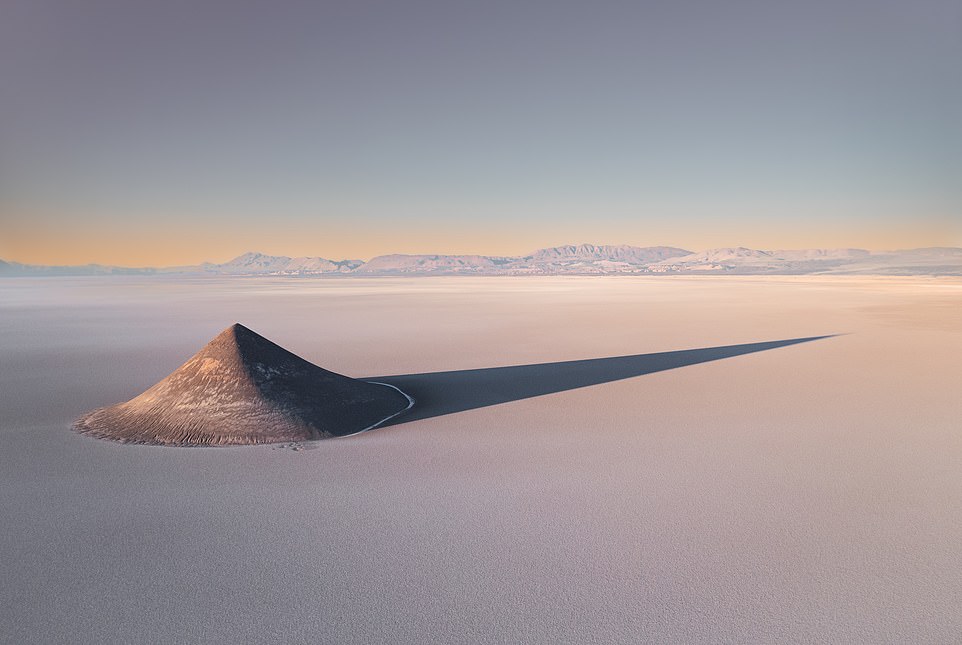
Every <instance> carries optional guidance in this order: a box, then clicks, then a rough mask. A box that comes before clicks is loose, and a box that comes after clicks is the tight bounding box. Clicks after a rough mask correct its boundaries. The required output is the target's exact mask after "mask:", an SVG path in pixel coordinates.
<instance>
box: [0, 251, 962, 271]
mask: <svg viewBox="0 0 962 645" xmlns="http://www.w3.org/2000/svg"><path fill="white" fill-rule="evenodd" d="M684 273H694V274H719V273H721V274H736V275H737V274H772V275H802V274H861V275H869V274H873V275H962V248H955V247H932V248H921V249H901V250H896V251H866V250H864V249H851V248H845V249H779V250H761V249H750V248H746V247H743V246H737V247H724V248H717V249H708V250H707V251H701V252H699V253H691V252H689V251H686V250H684V249H680V248H676V247H670V246H652V247H636V246H627V245H617V246H615V245H594V244H579V245H573V244H572V245H566V246H556V247H550V248H544V249H539V250H537V251H534V252H533V253H529V254H527V255H523V256H517V257H500V256H486V255H404V254H391V255H381V256H378V257H375V258H372V259H371V260H370V261H368V262H363V261H361V260H328V259H325V258H321V257H308V256H304V257H296V258H291V257H287V256H284V255H265V254H263V253H253V252H251V253H244V254H243V255H239V256H237V257H236V258H234V259H232V260H229V261H227V262H223V263H220V264H216V263H210V262H205V263H203V264H200V265H193V266H182V267H166V268H159V269H158V268H150V267H145V268H127V267H112V266H104V265H99V264H88V265H84V266H39V265H29V264H20V263H17V262H9V261H3V260H0V276H7V277H13V276H84V275H88V276H89V275H150V274H168V275H170V274H193V275H197V274H201V275H204V274H206V275H223V276H245V275H278V276H282V275H290V276H298V275H301V276H321V275H345V276H351V275H357V276H377V275H609V274H684Z"/></svg>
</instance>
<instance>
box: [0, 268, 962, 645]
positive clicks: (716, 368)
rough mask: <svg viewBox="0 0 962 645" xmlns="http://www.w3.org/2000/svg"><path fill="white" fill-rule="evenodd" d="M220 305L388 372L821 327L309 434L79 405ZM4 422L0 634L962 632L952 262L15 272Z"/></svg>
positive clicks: (852, 637) (134, 639) (865, 638)
mask: <svg viewBox="0 0 962 645" xmlns="http://www.w3.org/2000/svg"><path fill="white" fill-rule="evenodd" d="M234 322H240V323H242V324H244V325H247V326H248V327H250V328H252V329H254V330H256V331H257V332H258V333H260V334H263V335H264V336H266V337H267V338H269V339H271V340H273V341H274V342H276V343H278V344H280V345H282V346H283V347H285V348H287V349H289V350H290V351H292V352H295V353H296V354H298V355H300V356H302V357H303V358H305V359H307V360H309V361H311V362H313V363H315V364H317V365H319V366H321V367H323V368H325V369H328V370H333V371H335V372H338V373H341V374H345V375H348V376H352V377H363V378H370V379H375V378H381V377H392V376H394V377H396V381H392V382H398V383H399V384H400V383H402V382H403V380H404V379H402V378H399V377H398V375H402V376H403V375H408V376H409V377H410V376H411V375H427V374H434V373H438V372H450V371H457V370H477V369H481V368H490V367H502V366H515V365H532V364H546V365H551V364H554V363H559V362H563V361H574V360H581V359H594V358H606V357H619V356H633V355H645V354H652V353H664V352H675V351H679V350H693V349H705V348H716V347H722V346H729V345H737V344H746V343H762V342H767V341H778V340H788V339H801V338H812V337H821V336H825V338H819V339H816V340H810V341H807V342H800V343H794V344H786V345H784V346H777V347H774V346H773V347H771V348H768V349H764V350H760V351H753V352H750V353H745V354H742V355H733V356H730V357H726V358H719V359H718V360H709V361H705V362H696V363H693V364H690V365H686V366H681V367H677V368H675V369H667V370H661V371H652V372H651V373H644V374H641V375H639V376H636V377H633V378H624V379H620V380H614V381H611V382H606V383H600V384H596V385H591V386H589V387H582V388H575V389H563V388H556V389H557V390H558V391H554V392H551V393H547V394H545V395H541V396H531V397H529V398H520V397H519V398H517V400H511V398H512V394H511V393H512V392H513V391H515V390H516V389H517V388H520V391H525V392H537V390H538V387H537V384H534V385H532V384H531V383H530V382H529V383H524V382H521V381H515V382H512V383H507V384H502V387H503V388H506V390H507V391H506V392H502V393H501V396H500V398H498V397H494V398H493V399H490V400H489V399H485V398H484V397H483V396H480V397H479V398H478V399H477V400H478V401H479V402H480V403H479V405H481V404H484V403H485V401H487V402H488V403H491V402H493V401H502V400H503V401H504V402H500V403H497V404H493V405H491V404H484V405H481V407H471V406H466V405H461V406H460V408H459V406H453V407H452V408H450V409H448V408H445V406H444V396H445V392H443V391H434V392H432V393H431V396H433V397H434V400H433V402H432V405H434V406H435V408H434V409H435V410H436V411H438V413H437V414H435V415H433V416H430V415H421V416H420V417H419V416H418V415H417V414H412V415H409V416H407V417H405V416H402V417H399V418H398V419H397V421H396V423H393V424H391V425H388V426H386V427H380V428H377V429H375V430H372V431H370V432H365V433H362V434H359V435H355V436H350V437H344V438H336V439H328V440H322V441H315V442H305V443H303V444H299V445H297V446H290V445H273V446H242V447H221V448H196V447H195V448H179V447H162V446H142V445H128V444H120V443H115V442H110V441H105V440H100V439H95V438H91V437H86V436H82V435H79V434H77V433H75V432H72V431H71V429H70V427H71V424H72V423H73V421H74V420H75V419H77V418H78V417H79V416H80V415H82V414H84V413H85V412H87V411H89V410H91V409H93V408H97V407H100V406H105V405H111V404H113V403H117V402H120V401H124V400H127V399H129V398H131V397H133V396H136V395H137V394H139V393H140V392H143V391H144V390H145V389H147V388H148V387H150V386H151V385H152V384H154V383H156V382H157V381H159V380H160V379H162V378H163V377H165V376H166V375H167V374H169V373H170V372H172V371H173V370H174V369H175V368H177V366H178V365H180V364H181V363H182V362H183V361H184V360H186V359H187V358H188V357H189V356H191V355H192V354H193V353H194V352H195V351H197V350H198V349H199V348H200V347H202V346H203V345H204V344H205V343H206V342H207V341H209V340H210V339H211V338H212V337H213V336H214V335H215V334H217V333H218V332H219V331H220V330H222V329H223V328H224V327H226V326H227V325H229V324H231V323H234ZM518 373H519V372H514V374H515V375H516V376H517V374H518ZM487 374H490V375H491V376H492V378H495V377H498V375H499V374H501V373H500V372H497V373H487ZM520 374H521V375H522V376H524V377H525V378H537V377H539V375H541V374H544V372H539V371H527V372H525V371H521V372H520ZM485 387H494V388H495V389H497V387H498V384H497V383H492V382H487V384H486V385H485ZM457 396H459V397H461V398H462V399H463V398H464V396H465V393H464V392H459V393H457ZM417 409H418V408H417V406H415V408H414V409H413V410H412V412H416V411H417ZM0 442H2V444H0V526H2V530H0V581H2V583H0V641H2V642H4V643H18V644H28V643H70V644H76V643H105V642H123V643H141V642H143V643H150V642H166V643H238V642H284V643H508V642H510V643H569V642H570V643H638V642H658V643H665V642H712V643H718V642H732V643H735V642H738V643H747V642H766V643H770V642H846V643H883V642H892V643H897V642H914V643H946V642H957V641H958V640H959V639H960V638H962V612H960V611H959V607H960V606H962V279H960V278H948V277H946V278H936V277H865V276H858V277H856V276H834V277H830V276H765V277H750V276H732V277H725V276H701V277H697V276H653V277H631V276H608V277H577V276H565V277H462V276H452V277H418V278H310V279H307V278H303V279H302V278H274V277H250V278H221V277H198V278H191V277H183V276H176V277H164V276H153V277H150V276H148V277H143V276H104V277H76V278H70V277H61V278H9V279H2V280H0ZM294 448H298V449H294Z"/></svg>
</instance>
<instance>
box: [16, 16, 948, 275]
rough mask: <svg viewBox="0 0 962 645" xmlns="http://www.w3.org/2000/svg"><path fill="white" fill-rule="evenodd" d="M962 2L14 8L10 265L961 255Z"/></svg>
mask: <svg viewBox="0 0 962 645" xmlns="http://www.w3.org/2000/svg"><path fill="white" fill-rule="evenodd" d="M960 68H962V3H959V2H957V1H956V0H952V1H948V0H920V1H916V2H904V1H900V2H890V1H886V0H881V1H867V0H858V1H851V0H839V1H835V2H821V1H818V0H816V1H806V2H778V1H771V0H769V1H764V2H762V1H753V2H746V1H743V0H734V1H725V2H718V1H715V2H693V1H687V0H680V1H674V2H577V3H575V2H554V1H552V2H547V1H538V2H483V3H480V2H453V1H448V2H396V1H395V2H366V1H363V0H362V1H353V2H245V1H243V0H241V1H236V2H226V1H225V2H177V1H173V2H163V3H159V2H142V3H138V2H130V1H127V2H121V1H117V2H104V1H101V0H91V1H87V2H84V1H72V2H68V1H59V2H51V1H45V0H30V1H26V0H12V1H8V2H5V3H4V5H3V7H2V8H0V78H2V81H3V82H2V86H0V91H2V92H3V95H4V100H3V105H4V107H3V111H2V113H0V137H2V138H0V140H2V141H3V146H2V150H0V209H2V210H0V217H2V222H3V226H4V228H5V229H6V231H7V232H6V233H5V234H4V235H3V236H0V257H4V258H8V259H19V260H23V261H44V262H57V261H62V262H75V261H104V262H116V263H125V264H139V263H154V264H157V263H165V262H171V263H175V262H179V261H185V262H186V261H198V260H202V259H215V260H216V259H226V258H228V257H231V256H232V255H236V254H238V253H240V252H242V251H244V250H248V249H253V248H256V249H258V250H263V251H266V252H276V253H286V254H293V255H299V254H310V255H323V256H328V257H362V258H364V257H370V256H372V255H376V254H378V253H382V252H388V251H401V252H485V253H492V254H498V253H505V254H507V253H520V252H525V251H529V250H531V249H532V248H535V247H537V246H545V245H551V244H560V243H565V242H582V241H587V242H610V243H631V244H639V245H645V244H672V245H677V246H684V247H688V248H699V249H700V248H705V247H708V246H725V245H733V244H745V245H751V246H758V247H798V246H864V247H870V248H873V247H874V248H890V247H898V246H918V245H950V244H957V245H962V231H960V226H959V222H960V221H962V181H960V180H959V178H960V177H962V119H960V118H959V115H960V114H962V69H960Z"/></svg>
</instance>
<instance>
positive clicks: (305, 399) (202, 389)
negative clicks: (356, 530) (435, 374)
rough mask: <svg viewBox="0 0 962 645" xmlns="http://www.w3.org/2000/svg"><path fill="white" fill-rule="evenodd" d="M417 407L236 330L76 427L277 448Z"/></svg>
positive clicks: (131, 437)
mask: <svg viewBox="0 0 962 645" xmlns="http://www.w3.org/2000/svg"><path fill="white" fill-rule="evenodd" d="M409 405H410V399H408V398H407V397H406V396H405V395H404V394H402V393H401V392H400V391H398V390H395V389H394V388H392V387H389V386H385V385H380V384H376V383H366V382H364V381H358V380H355V379H352V378H348V377H346V376H342V375H340V374H335V373H334V372H329V371H327V370H324V369H321V368H320V367H318V366H316V365H314V364H312V363H309V362H307V361H305V360H304V359H302V358H300V357H299V356H295V355H294V354H292V353H290V352H289V351H287V350H286V349H284V348H283V347H280V346H278V345H275V344H274V343H272V342H271V341H269V340H267V339H266V338H264V337H262V336H259V335H258V334H256V333H254V332H252V331H251V330H250V329H247V328H246V327H244V326H243V325H239V324H234V325H232V326H230V327H228V328H227V329H225V330H224V331H223V332H221V333H220V334H219V335H218V336H217V337H216V338H214V339H213V340H212V341H210V342H209V343H208V344H207V346H206V347H204V348H203V349H202V350H200V351H199V352H197V354H195V355H194V356H193V357H192V358H191V359H190V360H188V361H187V362H186V363H184V364H183V365H181V366H180V367H179V368H177V370H176V371H174V372H173V373H172V374H171V375H170V376H168V377H167V378H165V379H164V380H162V381H160V382H159V383H157V384H156V385H154V386H153V387H151V388H150V389H149V390H147V391H146V392H144V393H143V394H141V395H140V396H137V397H135V398H133V399H131V400H130V401H127V402H126V403H119V404H117V405H112V406H109V407H106V408H99V409H97V410H94V411H93V412H89V413H87V414H86V415H84V416H83V417H81V418H80V419H79V420H78V421H77V423H76V424H75V426H74V427H75V429H76V430H77V431H78V432H81V433H83V434H89V435H92V436H95V437H101V438H105V439H114V440H116V441H123V442H130V443H148V444H166V445H178V446H199V445H238V444H256V443H274V442H284V441H300V440H306V439H320V438H325V437H334V436H340V435H347V434H352V433H355V432H359V431H361V430H365V429H368V428H370V427H372V426H374V425H377V424H379V423H380V422H381V421H384V420H386V419H387V418H390V417H392V416H394V415H396V414H398V413H400V412H401V411H403V410H405V409H406V408H408V407H409Z"/></svg>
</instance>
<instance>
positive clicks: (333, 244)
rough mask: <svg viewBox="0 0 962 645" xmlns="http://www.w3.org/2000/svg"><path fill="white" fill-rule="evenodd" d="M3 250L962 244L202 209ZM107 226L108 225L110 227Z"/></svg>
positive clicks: (71, 222) (40, 256) (63, 232)
mask: <svg viewBox="0 0 962 645" xmlns="http://www.w3.org/2000/svg"><path fill="white" fill-rule="evenodd" d="M4 228H5V229H6V230H5V232H4V234H3V235H2V237H0V259H3V260H7V261H15V262H22V263H26V264H46V265H78V264H88V263H99V264H109V265H118V266H128V267H144V266H176V265H190V264H199V263H201V262H205V261H209V262H225V261H227V260H230V259H231V258H233V257H236V256H238V255H240V254H242V253H244V252H247V251H257V252H261V253H266V254H270V255H287V256H291V257H297V256H320V257H325V258H328V259H333V260H340V259H361V260H369V259H370V258H372V257H374V256H377V255H383V254H388V253H411V254H420V253H424V254H449V255H456V254H477V255H505V256H515V255H524V254H526V253H529V252H531V251H534V250H536V249H538V248H544V247H549V246H559V245H562V244H581V243H591V244H629V245H633V246H677V247H681V248H686V249H690V250H692V251H701V250H704V249H707V248H715V247H725V246H747V247H750V248H758V249H787V248H840V247H857V248H867V249H872V250H884V249H896V248H913V247H925V246H962V234H960V231H959V230H958V227H953V226H950V225H949V224H948V219H947V218H943V219H936V220H930V221H929V222H928V223H927V224H925V223H922V222H920V221H916V222H914V223H912V222H906V221H904V220H902V221H891V220H890V221H880V222H879V223H878V225H875V226H872V227H871V228H870V229H866V228H865V227H855V226H853V225H852V224H851V223H847V224H846V225H844V226H843V225H836V226H831V225H819V224H813V225H812V226H811V228H810V229H803V230H799V228H798V227H794V228H792V229H791V230H786V229H785V227H784V225H781V226H779V225H778V224H776V223H773V222H767V223H766V222H763V221H758V220H754V221H752V220H747V219H746V220H743V221H740V222H739V223H738V225H733V224H732V222H731V221H725V220H722V219H715V220H711V219H707V218H706V219H703V220H700V221H699V223H698V224H697V225H696V226H690V227H688V228H689V230H682V229H684V228H685V227H684V226H679V225H678V224H676V223H674V222H661V223H659V224H657V225H653V224H652V222H651V221H650V220H648V221H638V222H626V221H619V222H607V221H604V220H600V221H598V222H592V221H588V220H586V219H585V218H582V219H578V220H572V219H567V220H562V221H558V222H554V223H550V224H545V223H540V222H530V221H519V223H516V224H509V223H505V222H504V221H498V222H494V223H489V222H484V221H479V222H478V224H477V225H474V226H466V225H464V224H463V223H461V222H459V223H458V225H457V226H454V225H450V226H445V225H443V224H440V225H439V224H438V223H437V222H434V221H420V222H414V223H412V222H410V221H401V220H398V221H395V222H388V223H384V222H381V223H372V222H369V221H365V222H360V221H358V222H351V223H347V222H341V223H340V224H339V225H330V224H325V223H323V222H311V223H309V224H307V225H305V226H301V227H295V226H291V225H290V224H287V225H284V226H278V225H271V223H270V222H257V223H254V224H250V225H241V224H238V225H237V226H225V225H224V224H223V223H222V222H220V223H219V222H209V221H207V220H205V219H203V218H200V217H198V218H196V219H195V220H194V221H186V222H185V221H177V222H171V223H165V221H164V220H163V219H157V220H151V223H145V222H144V221H143V220H139V221H138V222H137V225H136V226H134V225H126V226H123V227H118V226H108V225H106V224H105V223H104V222H91V221H89V220H88V219H86V218H74V219H56V218H43V217H29V218H22V219H20V220H19V221H16V220H15V221H13V222H12V223H11V224H5V225H4ZM106 231H109V233H107V232H106Z"/></svg>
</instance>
